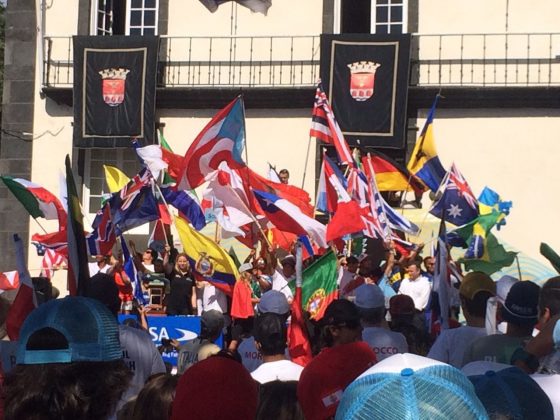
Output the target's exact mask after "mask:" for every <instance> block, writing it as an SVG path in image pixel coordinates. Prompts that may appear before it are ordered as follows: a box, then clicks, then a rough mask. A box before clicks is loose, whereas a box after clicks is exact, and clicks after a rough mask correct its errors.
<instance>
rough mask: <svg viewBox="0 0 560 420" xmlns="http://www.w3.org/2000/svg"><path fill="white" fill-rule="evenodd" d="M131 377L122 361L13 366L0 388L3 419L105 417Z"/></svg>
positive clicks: (113, 406) (87, 419) (108, 414)
mask: <svg viewBox="0 0 560 420" xmlns="http://www.w3.org/2000/svg"><path fill="white" fill-rule="evenodd" d="M131 378H132V372H131V371H130V369H129V368H128V367H127V366H126V365H125V363H124V362H123V361H122V360H115V361H111V362H74V363H52V364H37V365H17V366H16V367H15V368H14V369H13V370H12V371H11V372H10V373H9V374H8V375H7V376H6V378H5V380H4V384H3V387H2V394H3V395H2V396H3V398H4V418H5V419H6V420H19V419H27V420H55V419H56V420H74V419H84V420H89V419H91V420H94V419H97V420H99V419H106V418H108V417H109V416H110V415H111V414H112V413H113V412H114V411H115V408H116V406H117V403H118V401H119V400H120V398H121V395H122V394H123V392H124V391H125V390H126V389H127V387H128V384H129V383H130V380H131Z"/></svg>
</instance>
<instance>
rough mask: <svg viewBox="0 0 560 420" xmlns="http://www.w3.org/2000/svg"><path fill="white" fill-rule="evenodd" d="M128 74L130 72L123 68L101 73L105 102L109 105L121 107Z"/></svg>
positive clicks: (106, 70)
mask: <svg viewBox="0 0 560 420" xmlns="http://www.w3.org/2000/svg"><path fill="white" fill-rule="evenodd" d="M128 73H130V70H128V69H123V68H110V69H105V70H101V71H100V72H99V74H100V75H101V79H102V82H103V101H105V103H106V104H107V105H109V106H119V105H120V104H122V102H123V101H124V91H125V86H126V83H125V82H126V76H127V75H128Z"/></svg>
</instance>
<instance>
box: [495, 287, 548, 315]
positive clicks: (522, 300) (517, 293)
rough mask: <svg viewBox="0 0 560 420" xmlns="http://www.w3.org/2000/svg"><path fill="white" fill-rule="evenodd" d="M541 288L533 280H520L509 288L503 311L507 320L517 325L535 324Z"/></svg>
mask: <svg viewBox="0 0 560 420" xmlns="http://www.w3.org/2000/svg"><path fill="white" fill-rule="evenodd" d="M540 290H541V288H540V287H539V286H538V285H536V284H535V283H533V282H531V281H518V282H517V283H515V284H514V285H513V286H512V287H511V289H510V290H509V293H508V295H507V296H506V301H505V303H504V310H503V311H502V318H503V320H504V321H505V322H511V323H513V324H517V325H531V324H532V325H535V324H536V323H537V321H538V316H539V310H538V304H539V292H540Z"/></svg>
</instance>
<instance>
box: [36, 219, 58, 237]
mask: <svg viewBox="0 0 560 420" xmlns="http://www.w3.org/2000/svg"><path fill="white" fill-rule="evenodd" d="M33 220H35V222H37V224H38V225H39V227H40V228H41V229H42V230H43V232H44V233H45V235H47V234H48V232H47V231H46V230H45V228H44V227H43V225H42V224H41V223H39V221H38V220H37V219H35V218H33ZM59 230H60V227H59Z"/></svg>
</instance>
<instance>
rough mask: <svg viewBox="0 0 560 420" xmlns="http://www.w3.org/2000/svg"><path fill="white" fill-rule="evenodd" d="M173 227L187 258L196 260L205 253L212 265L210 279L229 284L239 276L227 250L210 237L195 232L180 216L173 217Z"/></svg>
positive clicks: (233, 282)
mask: <svg viewBox="0 0 560 420" xmlns="http://www.w3.org/2000/svg"><path fill="white" fill-rule="evenodd" d="M175 227H176V228H177V231H178V232H179V238H180V239H181V243H182V244H183V251H184V252H185V254H187V256H188V257H189V259H191V260H193V261H195V262H197V261H199V260H200V258H201V257H202V256H203V255H205V256H206V258H208V259H209V260H210V262H211V263H212V265H213V274H212V275H211V277H212V279H213V280H214V281H216V282H223V283H226V284H229V285H233V284H235V280H236V279H237V278H238V277H239V272H238V271H237V267H236V265H235V263H234V262H233V259H232V258H231V257H230V256H229V254H228V253H227V251H226V250H225V249H223V248H222V247H220V246H219V245H218V244H217V243H216V242H214V241H213V240H212V239H210V238H208V237H207V236H204V235H203V234H202V233H200V232H197V231H196V230H194V229H193V228H192V227H190V226H189V224H188V223H187V222H186V221H185V220H184V219H182V218H180V217H175ZM203 274H204V273H203Z"/></svg>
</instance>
